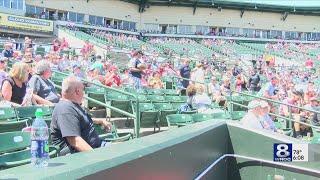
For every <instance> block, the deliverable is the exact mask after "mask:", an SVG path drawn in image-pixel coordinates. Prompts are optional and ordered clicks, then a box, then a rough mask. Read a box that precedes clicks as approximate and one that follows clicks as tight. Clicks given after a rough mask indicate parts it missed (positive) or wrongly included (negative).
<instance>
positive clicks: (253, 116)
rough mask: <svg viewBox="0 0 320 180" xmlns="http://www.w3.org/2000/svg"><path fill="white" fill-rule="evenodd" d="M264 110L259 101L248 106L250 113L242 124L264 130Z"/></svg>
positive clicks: (254, 101)
mask: <svg viewBox="0 0 320 180" xmlns="http://www.w3.org/2000/svg"><path fill="white" fill-rule="evenodd" d="M261 115H262V109H261V104H260V102H259V100H252V101H250V102H249V104H248V113H247V114H246V115H245V116H244V117H243V118H242V119H241V121H240V122H241V124H242V125H243V126H245V127H249V128H252V129H263V126H262V123H261V122H260V121H261Z"/></svg>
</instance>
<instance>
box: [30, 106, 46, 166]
mask: <svg viewBox="0 0 320 180" xmlns="http://www.w3.org/2000/svg"><path fill="white" fill-rule="evenodd" d="M35 116H36V118H35V119H34V121H33V123H32V127H31V164H32V165H33V166H34V167H46V166H48V161H49V146H48V138H49V131H48V126H47V124H46V122H45V121H44V120H43V118H42V116H43V112H42V109H40V108H39V109H37V111H36V113H35Z"/></svg>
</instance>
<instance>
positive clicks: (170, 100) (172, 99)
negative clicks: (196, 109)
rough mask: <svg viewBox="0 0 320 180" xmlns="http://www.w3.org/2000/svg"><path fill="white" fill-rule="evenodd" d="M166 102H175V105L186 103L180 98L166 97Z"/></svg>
mask: <svg viewBox="0 0 320 180" xmlns="http://www.w3.org/2000/svg"><path fill="white" fill-rule="evenodd" d="M165 100H166V101H168V102H174V103H178V102H181V103H183V102H186V101H184V100H183V99H182V98H181V97H180V96H165Z"/></svg>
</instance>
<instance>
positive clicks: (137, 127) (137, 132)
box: [53, 70, 140, 138]
mask: <svg viewBox="0 0 320 180" xmlns="http://www.w3.org/2000/svg"><path fill="white" fill-rule="evenodd" d="M53 72H54V73H57V74H62V75H65V76H69V74H66V73H63V72H59V71H55V70H53ZM79 79H80V80H81V81H83V82H86V83H89V84H93V85H95V86H98V87H101V88H104V89H110V90H113V91H116V92H119V93H122V94H125V95H128V96H132V97H134V98H135V101H136V102H137V103H136V115H135V116H134V135H135V137H136V138H139V137H140V113H139V112H140V109H139V99H138V96H137V95H135V94H131V93H128V92H125V91H121V90H119V89H115V88H111V87H108V86H105V85H103V84H98V83H94V82H90V81H88V80H85V79H82V78H79ZM88 98H89V97H88ZM88 98H87V99H88ZM90 99H91V100H93V99H92V98H90ZM88 100H89V99H88ZM95 103H97V104H99V105H102V106H105V107H106V106H108V105H105V104H104V103H102V104H100V103H101V102H100V101H97V102H95ZM110 107H112V106H110ZM110 107H107V108H110ZM110 109H112V110H115V111H117V112H119V113H123V114H124V115H128V114H127V112H125V111H122V110H120V109H117V108H116V109H115V108H114V107H112V108H110ZM131 115H132V114H130V117H133V116H131Z"/></svg>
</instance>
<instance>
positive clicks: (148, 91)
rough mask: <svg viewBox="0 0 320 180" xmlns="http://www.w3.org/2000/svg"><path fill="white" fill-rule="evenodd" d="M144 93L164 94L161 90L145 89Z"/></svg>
mask: <svg viewBox="0 0 320 180" xmlns="http://www.w3.org/2000/svg"><path fill="white" fill-rule="evenodd" d="M146 92H147V94H149V95H163V94H164V92H163V90H162V89H146Z"/></svg>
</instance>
